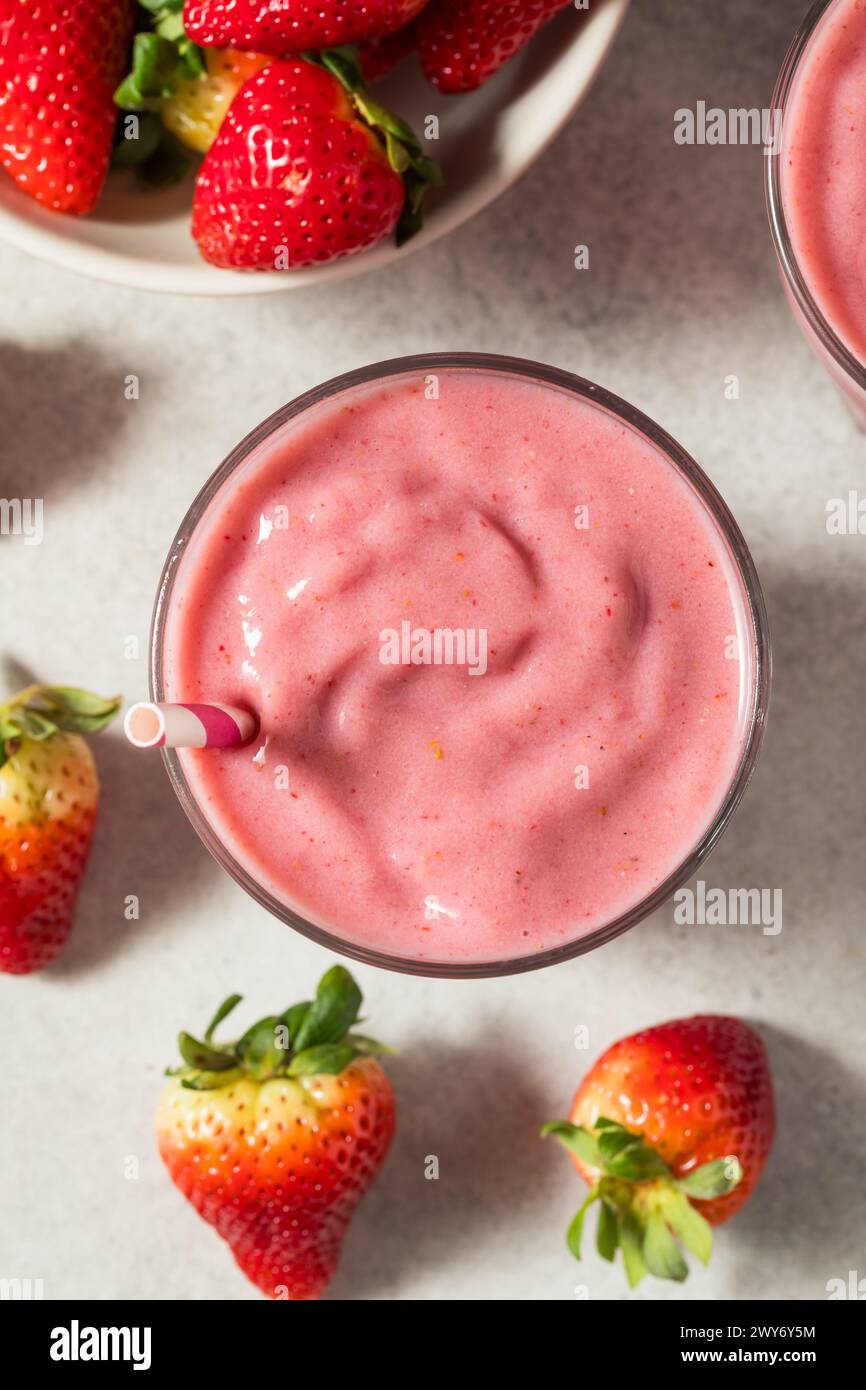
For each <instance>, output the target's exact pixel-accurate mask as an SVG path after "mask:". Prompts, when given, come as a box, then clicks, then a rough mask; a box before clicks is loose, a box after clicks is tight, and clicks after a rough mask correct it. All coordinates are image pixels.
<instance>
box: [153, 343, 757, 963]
mask: <svg viewBox="0 0 866 1390" xmlns="http://www.w3.org/2000/svg"><path fill="white" fill-rule="evenodd" d="M420 361H421V363H422V364H424V365H423V366H421V367H419V368H418V369H416V370H411V371H407V372H405V373H403V372H400V373H398V374H396V375H394V376H391V377H388V378H384V379H383V378H381V377H380V378H379V379H378V380H373V381H370V382H363V381H361V382H356V383H355V384H354V385H352V386H351V387H350V388H349V389H344V390H342V391H341V392H338V393H337V394H336V395H333V396H331V397H326V398H324V399H320V400H319V401H318V402H317V403H316V404H314V405H312V406H311V407H308V408H307V409H305V410H303V411H302V412H301V413H300V414H297V415H295V416H294V417H293V418H290V419H287V420H286V419H284V420H283V422H282V423H279V422H278V423H277V425H276V427H274V428H272V429H271V430H270V431H267V430H266V431H264V433H263V432H261V431H260V432H259V433H260V437H259V439H258V441H257V442H256V443H255V444H254V447H252V449H248V450H247V452H246V454H245V456H244V457H243V458H242V459H241V461H240V462H239V463H236V464H235V466H234V467H233V468H232V469H230V470H228V468H227V466H224V469H223V470H222V472H223V475H224V477H225V478H226V480H225V481H223V482H222V484H221V485H214V487H212V488H211V495H210V497H209V500H208V499H205V500H206V505H205V507H204V510H203V512H202V513H201V514H200V515H199V516H198V518H197V522H196V524H195V526H194V527H193V528H192V533H191V536H189V538H188V539H187V540H186V542H185V543H184V544H182V545H180V546H179V548H177V549H176V551H175V556H176V557H179V558H178V563H177V566H176V567H173V566H172V564H171V562H170V565H169V570H168V572H169V573H171V574H172V576H173V577H172V579H171V588H170V593H169V594H168V597H167V599H166V601H165V602H164V603H163V605H162V610H163V611H162V616H161V619H160V623H161V635H160V625H159V624H158V630H157V645H158V649H159V651H158V656H157V668H158V670H157V681H156V684H157V698H167V699H169V700H178V701H209V700H215V701H220V702H224V703H226V704H231V705H240V706H247V707H249V708H251V709H253V710H255V711H256V712H257V713H258V714H259V716H260V720H261V728H260V732H259V735H258V736H257V738H256V739H255V740H254V741H253V742H252V743H250V744H248V745H246V746H245V747H242V748H239V749H228V750H226V749H222V750H221V749H212V750H205V751H191V750H188V751H185V752H183V753H181V754H180V755H179V760H180V770H181V772H182V775H183V778H185V779H186V783H187V787H188V790H189V792H190V793H191V795H192V799H193V801H194V803H195V805H196V806H197V808H198V811H199V813H200V815H201V816H202V817H203V819H204V821H205V823H206V825H207V827H208V829H209V832H210V835H211V837H213V838H214V839H215V840H216V841H217V842H218V844H219V846H221V847H222V849H223V850H224V851H227V852H228V855H229V856H230V858H231V860H232V861H233V866H236V867H239V868H240V870H241V871H242V873H243V874H245V875H246V876H248V878H249V880H251V881H252V884H253V885H254V886H255V887H256V889H257V890H258V891H259V893H260V895H261V892H264V894H266V895H268V896H269V897H270V898H271V899H273V905H274V907H275V910H277V911H278V912H279V911H280V909H281V908H288V909H289V910H290V911H292V912H294V913H296V914H300V916H301V917H302V918H303V919H304V922H305V923H306V924H310V923H312V924H313V925H314V926H315V927H318V928H324V929H325V930H326V931H328V932H330V933H331V934H332V935H333V936H334V937H335V938H337V939H338V940H339V941H340V942H341V943H344V944H346V945H347V946H348V947H349V949H350V950H351V949H354V950H360V951H361V952H364V951H370V952H375V953H377V954H379V955H384V956H387V957H390V958H391V961H389V962H388V963H393V960H394V958H398V959H399V960H401V961H404V962H408V963H413V962H415V963H418V964H419V965H420V966H422V967H423V966H424V965H425V964H427V965H429V964H431V963H438V964H440V965H442V966H443V967H447V966H449V965H451V966H455V967H458V968H459V967H460V966H478V965H479V964H481V963H485V962H488V963H489V962H509V961H514V960H515V959H518V958H526V959H527V963H528V964H531V963H533V961H532V959H531V958H534V957H537V956H538V955H539V954H540V953H549V952H551V951H555V950H556V949H557V948H563V947H567V946H571V945H573V943H576V942H577V941H578V940H580V939H582V938H584V937H586V936H587V935H588V934H591V933H594V932H597V931H598V930H599V929H600V928H605V927H607V926H608V925H609V924H611V923H613V922H615V921H616V920H617V919H619V918H621V917H622V915H623V914H626V913H628V912H630V911H631V910H632V909H634V908H635V907H636V905H638V904H642V903H644V902H645V901H646V900H647V899H648V898H651V897H652V895H653V893H654V892H655V890H657V889H658V888H659V886H660V885H662V884H663V883H664V881H665V880H667V879H668V878H669V876H670V875H672V874H674V873H675V872H676V871H677V870H678V869H679V868H680V866H681V865H682V864H683V861H684V860H687V859H688V858H689V856H690V855H691V854H692V852H693V851H694V850H695V848H696V847H697V846H698V845H699V843H700V842H701V841H702V840H703V839H704V837H706V836H707V833H708V831H709V830H710V828H711V826H712V825H713V823H714V821H715V820H716V819H717V818H718V816H719V813H720V810H721V808H722V807H723V804H724V803H726V802H727V801H729V800H730V794H731V791H732V787H733V786H734V784H735V783H736V782H737V778H738V774H740V773H741V771H742V764H743V759H744V755H745V752H746V749H747V745H750V744H751V743H754V742H755V739H754V737H753V736H754V733H755V723H754V705H755V698H756V697H755V690H756V669H755V652H756V650H757V649H758V645H757V644H758V643H759V639H758V638H757V637H756V632H755V628H754V623H753V618H752V612H751V610H750V607H749V603H748V599H747V596H746V589H745V586H744V582H743V577H742V574H741V571H740V570H739V568H738V567H737V565H736V564H735V562H734V560H733V558H732V554H731V551H730V549H729V546H728V544H727V541H726V539H725V537H724V535H723V534H722V530H721V529H720V526H719V524H718V522H717V521H716V520H715V519H714V517H713V515H712V513H711V511H710V508H709V507H708V505H707V504H706V503H705V501H704V500H702V498H701V497H700V496H699V494H698V491H697V490H696V489H695V487H694V486H693V485H692V484H691V483H690V482H688V481H687V479H686V477H685V476H684V474H683V473H682V472H681V471H680V470H679V469H678V468H677V467H675V466H674V465H673V464H672V463H671V462H670V461H669V459H668V458H667V457H666V455H665V454H664V453H663V452H662V451H661V449H659V448H657V447H656V446H655V445H654V444H652V443H651V442H650V441H649V439H648V438H647V437H646V436H645V435H643V434H642V433H639V432H638V430H637V429H635V428H632V427H631V426H629V425H628V424H626V423H625V421H624V420H623V419H621V418H619V417H618V416H617V415H616V414H613V413H610V411H609V410H607V409H605V408H602V406H600V405H599V404H597V403H595V402H594V401H593V400H592V399H591V398H590V396H589V394H588V393H586V392H585V391H584V392H583V393H582V394H581V393H580V390H579V389H575V384H574V383H575V379H574V378H568V377H565V376H564V374H563V376H562V379H563V381H565V382H566V383H568V387H566V386H565V385H560V384H558V383H556V384H554V383H553V382H544V381H542V380H533V379H531V378H530V377H528V376H526V375H524V374H522V373H519V372H517V371H516V370H515V368H514V367H513V366H512V368H511V370H505V369H504V368H502V367H500V368H499V369H494V367H492V366H491V365H489V362H490V361H492V362H494V363H496V362H497V361H498V359H489V360H487V361H485V359H475V362H476V363H481V364H483V365H476V366H468V365H465V364H463V363H461V364H460V365H455V364H454V362H453V359H449V362H450V365H449V364H446V365H444V366H439V365H435V366H434V368H433V369H430V359H420ZM525 365H526V364H519V366H525ZM595 389H596V388H591V390H592V391H594V390H595ZM230 463H231V461H230ZM704 486H706V484H705V483H704ZM160 662H161V669H162V675H161V676H160V674H159V668H160ZM740 780H741V781H742V780H743V779H742V778H741V779H740ZM668 887H670V885H668ZM650 905H652V904H650ZM444 973H448V972H447V970H445V971H444Z"/></svg>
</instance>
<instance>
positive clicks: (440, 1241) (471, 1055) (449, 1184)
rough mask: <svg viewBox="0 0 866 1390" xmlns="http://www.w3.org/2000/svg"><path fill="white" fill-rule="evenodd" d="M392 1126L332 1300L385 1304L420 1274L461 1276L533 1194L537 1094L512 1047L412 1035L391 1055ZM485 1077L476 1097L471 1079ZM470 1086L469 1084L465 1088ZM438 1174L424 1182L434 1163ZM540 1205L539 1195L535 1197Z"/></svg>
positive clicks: (540, 1110)
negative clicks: (471, 1255) (470, 1258)
mask: <svg viewBox="0 0 866 1390" xmlns="http://www.w3.org/2000/svg"><path fill="white" fill-rule="evenodd" d="M388 1071H389V1074H390V1076H391V1078H392V1080H393V1083H394V1088H395V1091H396V1095H397V1106H398V1112H399V1117H400V1119H399V1128H398V1131H397V1136H396V1138H395V1141H394V1147H393V1150H392V1152H391V1154H390V1156H389V1158H388V1162H387V1165H386V1168H385V1170H384V1172H383V1174H382V1176H381V1178H380V1180H379V1181H378V1182H377V1184H376V1186H375V1187H374V1188H373V1189H372V1191H371V1193H370V1194H369V1196H368V1197H367V1198H366V1199H365V1200H364V1202H363V1203H362V1205H361V1207H360V1208H359V1209H358V1211H357V1213H356V1215H355V1216H354V1218H353V1221H352V1225H351V1228H350V1231H349V1235H348V1237H347V1240H346V1246H345V1250H344V1254H343V1259H342V1261H341V1265H340V1270H339V1272H338V1275H337V1277H336V1279H335V1280H334V1283H333V1285H332V1286H331V1290H330V1296H331V1297H332V1298H335V1299H358V1298H361V1299H387V1298H389V1297H391V1296H392V1294H393V1292H394V1291H395V1290H397V1289H399V1288H400V1287H401V1286H405V1285H406V1284H407V1282H411V1279H412V1271H413V1270H416V1271H417V1270H418V1269H424V1268H430V1267H434V1268H441V1269H446V1268H448V1267H449V1266H450V1267H452V1268H454V1269H459V1266H460V1261H461V1256H462V1253H463V1252H464V1251H466V1250H469V1249H472V1250H475V1249H476V1248H477V1247H478V1246H479V1245H480V1244H481V1243H482V1242H483V1240H484V1238H485V1232H489V1231H491V1230H493V1229H496V1228H497V1227H499V1226H502V1225H505V1224H507V1223H511V1222H513V1221H515V1220H517V1222H518V1226H519V1217H518V1216H517V1215H516V1214H517V1213H519V1211H520V1210H521V1209H522V1208H525V1207H526V1206H528V1205H531V1204H532V1202H533V1200H534V1198H533V1194H538V1193H540V1184H539V1180H538V1172H539V1156H540V1154H541V1150H542V1146H541V1143H540V1140H539V1139H538V1131H539V1128H540V1126H541V1124H542V1123H543V1120H544V1118H545V1114H544V1103H543V1098H542V1097H541V1095H540V1094H539V1093H538V1092H537V1090H536V1088H535V1087H534V1086H533V1084H532V1082H531V1081H530V1080H529V1078H528V1075H527V1071H526V1063H525V1060H524V1059H523V1057H522V1056H521V1053H520V1051H519V1050H518V1049H517V1048H516V1047H515V1046H514V1044H513V1042H509V1041H507V1040H505V1039H496V1038H491V1037H490V1036H485V1037H484V1038H483V1039H481V1038H479V1040H478V1041H477V1042H476V1043H474V1044H473V1043H472V1042H471V1041H470V1042H468V1043H467V1044H466V1045H465V1046H460V1047H457V1046H451V1045H448V1044H443V1043H441V1042H438V1041H430V1040H424V1039H419V1040H417V1041H416V1044H415V1045H414V1046H411V1045H408V1044H407V1048H406V1052H405V1054H404V1055H401V1056H397V1057H395V1058H393V1059H389V1062H388ZM479 1077H482V1078H483V1086H482V1088H481V1089H479V1086H478V1085H477V1084H476V1083H477V1078H479ZM473 1078H476V1081H473ZM434 1159H435V1160H438V1163H439V1177H438V1179H430V1178H427V1177H425V1169H427V1168H429V1166H430V1164H431V1160H434ZM538 1200H541V1199H540V1196H539V1198H538Z"/></svg>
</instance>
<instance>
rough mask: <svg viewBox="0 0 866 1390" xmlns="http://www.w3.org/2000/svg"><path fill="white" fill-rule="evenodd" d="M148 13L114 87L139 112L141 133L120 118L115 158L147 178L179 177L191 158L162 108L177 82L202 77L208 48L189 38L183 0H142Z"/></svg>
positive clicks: (122, 103)
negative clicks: (127, 128) (127, 65)
mask: <svg viewBox="0 0 866 1390" xmlns="http://www.w3.org/2000/svg"><path fill="white" fill-rule="evenodd" d="M139 4H140V6H141V8H142V9H143V10H146V11H147V14H146V15H144V14H143V15H142V16H141V21H142V26H143V27H140V28H139V32H138V33H137V34H136V35H135V38H134V40H133V44H132V59H131V67H130V70H129V72H128V73H127V75H126V77H124V79H123V81H122V82H121V83H120V86H119V87H118V88H117V91H116V92H115V93H114V102H115V105H116V106H118V107H120V109H121V111H122V112H126V113H134V114H136V115H137V116H138V120H139V126H138V131H137V138H136V139H129V138H127V133H126V131H125V123H124V120H123V118H121V119H120V120H119V122H118V129H117V136H116V139H115V145H114V153H113V155H112V163H113V164H114V166H115V167H116V168H125V169H132V168H134V169H136V170H137V171H138V173H139V175H140V177H141V179H142V180H143V181H144V182H145V183H149V184H154V185H157V186H159V185H162V186H165V185H169V184H173V183H177V182H178V180H179V179H181V178H182V177H183V175H184V174H185V173H186V170H187V169H188V168H189V166H190V163H191V159H190V156H189V154H188V152H187V151H185V150H184V148H183V146H182V145H181V144H180V141H179V140H176V139H175V137H174V136H173V135H172V134H171V132H170V131H169V130H167V129H166V127H165V126H164V125H163V123H162V119H161V117H160V115H159V112H160V110H161V108H162V106H163V103H164V102H165V101H167V100H168V98H169V97H170V96H171V95H172V93H173V92H174V90H175V88H176V86H177V84H178V82H181V81H183V80H184V79H188V78H195V77H202V76H203V75H204V73H205V57H204V50H203V49H201V48H200V47H199V46H198V44H196V43H193V41H192V39H190V38H187V35H186V33H185V32H184V27H183V0H139Z"/></svg>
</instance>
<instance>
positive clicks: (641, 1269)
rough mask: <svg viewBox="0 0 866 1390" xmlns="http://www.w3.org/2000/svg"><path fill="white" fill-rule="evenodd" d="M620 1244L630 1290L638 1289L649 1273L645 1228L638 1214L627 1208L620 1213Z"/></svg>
mask: <svg viewBox="0 0 866 1390" xmlns="http://www.w3.org/2000/svg"><path fill="white" fill-rule="evenodd" d="M619 1243H620V1246H621V1248H622V1262H623V1264H624V1265H625V1275H626V1278H627V1279H628V1284H629V1288H631V1289H636V1288H637V1286H638V1284H639V1283H640V1281H641V1279H643V1277H644V1275H645V1274H646V1272H647V1267H646V1261H645V1260H644V1257H643V1228H642V1226H641V1223H640V1221H639V1219H638V1217H637V1214H636V1213H635V1212H634V1211H632V1210H631V1208H627V1209H626V1210H625V1211H623V1212H621V1213H620V1218H619Z"/></svg>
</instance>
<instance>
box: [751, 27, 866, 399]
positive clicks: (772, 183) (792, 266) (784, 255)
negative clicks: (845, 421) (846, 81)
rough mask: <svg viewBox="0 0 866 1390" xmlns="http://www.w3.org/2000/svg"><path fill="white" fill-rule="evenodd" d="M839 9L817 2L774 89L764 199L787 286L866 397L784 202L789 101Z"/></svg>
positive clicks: (862, 374) (862, 373) (865, 381)
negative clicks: (812, 47) (807, 272)
mask: <svg viewBox="0 0 866 1390" xmlns="http://www.w3.org/2000/svg"><path fill="white" fill-rule="evenodd" d="M834 4H836V0H815V3H814V4H813V5H812V7H811V9H810V10H809V13H808V14H807V15H806V17H805V19H804V20H803V22H802V24H801V25H800V28H799V29H798V30H797V32H796V34H795V35H794V37H793V39H792V40H791V44H790V46H789V48H788V51H787V53H786V54H785V58H784V61H783V63H782V67H781V69H780V71H779V76H778V77H777V79H776V85H775V87H774V88H773V97H772V110H773V112H774V113H777V112H778V113H779V121H778V125H775V123H774V134H775V140H774V143H773V148H772V150H771V152H770V153H769V155H767V157H766V161H765V164H766V167H765V169H764V193H765V200H766V205H767V217H768V219H769V222H770V231H771V234H772V238H773V247H774V249H775V252H776V259H777V260H778V262H779V265H780V267H781V269H782V274H783V275H784V278H785V283H786V285H787V286H788V288H789V290H790V291H791V293H792V294H793V296H794V299H795V301H796V303H797V305H798V307H799V309H800V310H801V312H802V313H803V315H804V317H805V319H806V322H807V323H808V325H809V327H810V328H811V329H812V332H813V333H814V334H815V335H816V337H817V338H818V341H819V342H820V344H821V346H822V347H823V348H824V349H825V350H826V351H827V352H828V353H829V354H830V356H831V357H832V358H833V360H834V361H835V362H836V363H837V364H838V366H840V367H841V368H842V370H843V371H844V372H845V374H846V376H848V377H850V378H851V380H852V381H854V382H855V383H856V385H857V386H858V387H859V388H860V389H861V390H863V391H866V365H864V364H863V363H862V362H860V361H858V359H857V358H856V357H855V356H854V354H853V353H852V352H851V350H850V348H848V347H846V346H845V344H844V343H843V341H842V339H841V338H840V337H839V335H838V334H837V333H836V331H835V329H834V328H832V327H831V325H830V323H829V322H828V320H827V319H826V317H825V316H824V313H823V310H822V309H821V308H820V306H819V304H818V301H817V300H816V299H815V297H814V295H813V294H812V291H811V290H810V289H809V286H808V284H807V283H806V277H805V276H804V274H803V272H802V270H801V268H800V263H799V261H798V259H797V255H796V252H795V251H794V246H793V243H792V241H791V236H790V233H789V230H788V223H787V220H786V218H785V208H784V201H783V198H782V143H783V139H784V130H785V112H786V110H787V104H788V98H789V96H790V94H791V88H792V86H793V83H794V79H795V77H796V75H797V71H798V68H799V66H800V62H801V60H802V58H803V56H804V54H805V53H806V50H807V48H808V46H809V42H810V40H811V38H812V35H813V34H814V33H815V30H816V29H817V28H818V25H819V24H820V23H821V20H822V19H823V18H824V15H825V14H826V12H827V11H828V10H829V9H830V7H831V6H832V5H834Z"/></svg>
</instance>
